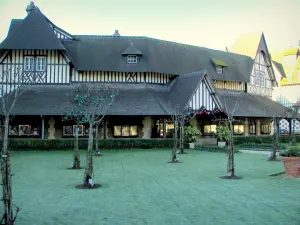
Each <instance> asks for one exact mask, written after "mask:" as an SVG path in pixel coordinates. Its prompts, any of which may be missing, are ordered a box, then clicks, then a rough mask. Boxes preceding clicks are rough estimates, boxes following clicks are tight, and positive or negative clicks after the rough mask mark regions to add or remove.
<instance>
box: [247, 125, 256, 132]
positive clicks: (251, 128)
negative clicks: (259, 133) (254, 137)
mask: <svg viewBox="0 0 300 225" xmlns="http://www.w3.org/2000/svg"><path fill="white" fill-rule="evenodd" d="M249 134H256V126H255V124H254V122H251V124H250V125H249Z"/></svg>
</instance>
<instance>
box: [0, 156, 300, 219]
mask: <svg viewBox="0 0 300 225" xmlns="http://www.w3.org/2000/svg"><path fill="white" fill-rule="evenodd" d="M71 154H72V153H71V152H70V151H69V152H67V151H49V152H38V151H30V152H14V153H13V157H12V163H13V172H14V173H15V175H14V176H13V196H14V203H15V204H16V205H17V206H20V207H21V208H22V211H21V212H20V214H19V217H18V219H17V224H18V225H19V224H20V225H21V224H26V225H29V224H30V225H35V224H55V225H57V224H85V225H88V224H112V225H118V224H125V225H127V224H128V225H134V224H148V225H150V224H151V225H152V224H154V225H156V224H158V225H163V224H170V225H171V224H172V225H177V224H184V225H185V224H197V225H198V224H213V225H214V224H217V225H219V224H230V225H233V224H239V225H244V224H255V225H258V224H259V225H260V224H263V225H265V224H272V225H273V224H276V225H277V224H288V225H299V224H300V216H299V212H300V204H299V198H300V191H299V185H300V179H294V180H292V179H287V178H284V177H280V176H275V177H274V176H269V175H270V174H274V173H280V172H283V171H284V168H283V165H282V162H268V161H267V156H265V155H251V154H245V153H240V154H237V155H236V170H237V175H240V176H242V177H243V179H242V180H223V179H220V178H219V176H222V175H224V174H225V173H224V172H225V170H226V155H225V154H224V153H208V152H200V151H189V154H187V155H180V156H179V159H182V160H183V163H181V164H169V163H166V162H167V161H168V159H169V158H170V150H155V151H153V150H131V151H127V150H124V151H106V152H104V154H105V156H104V157H95V158H94V163H95V182H96V183H97V182H100V183H101V184H102V185H103V187H102V188H100V189H94V190H80V189H75V188H74V186H75V185H77V184H80V183H81V181H82V178H83V172H84V171H83V170H77V171H72V170H67V169H66V167H67V166H70V165H71V160H72V155H71ZM81 155H82V161H83V164H84V163H85V153H84V152H82V153H81ZM1 207H2V206H1ZM0 211H2V208H0Z"/></svg>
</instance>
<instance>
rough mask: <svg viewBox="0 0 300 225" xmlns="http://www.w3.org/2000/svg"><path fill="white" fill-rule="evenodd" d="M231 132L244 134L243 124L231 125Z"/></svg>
mask: <svg viewBox="0 0 300 225" xmlns="http://www.w3.org/2000/svg"><path fill="white" fill-rule="evenodd" d="M233 134H244V125H243V124H239V125H233Z"/></svg>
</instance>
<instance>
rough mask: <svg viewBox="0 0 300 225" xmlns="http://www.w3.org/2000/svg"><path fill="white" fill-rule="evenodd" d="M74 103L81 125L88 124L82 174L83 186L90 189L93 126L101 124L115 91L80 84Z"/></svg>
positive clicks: (92, 172)
mask: <svg viewBox="0 0 300 225" xmlns="http://www.w3.org/2000/svg"><path fill="white" fill-rule="evenodd" d="M75 92H76V96H75V101H76V102H77V105H78V107H79V108H80V109H81V115H82V116H81V117H80V123H81V124H89V139H88V152H87V159H86V169H85V173H84V179H83V186H84V187H89V188H92V187H93V186H94V181H93V177H94V171H93V138H94V126H97V125H99V124H100V123H101V121H102V120H103V118H104V117H105V115H106V113H107V111H108V110H109V108H110V107H111V106H112V104H113V102H114V100H115V98H116V96H117V94H118V93H117V91H116V90H114V89H107V88H105V87H104V86H93V85H91V84H82V85H80V86H77V87H76V90H75Z"/></svg>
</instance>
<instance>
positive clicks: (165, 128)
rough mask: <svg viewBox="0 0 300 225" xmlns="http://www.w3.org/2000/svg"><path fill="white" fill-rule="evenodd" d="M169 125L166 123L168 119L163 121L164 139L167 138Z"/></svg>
mask: <svg viewBox="0 0 300 225" xmlns="http://www.w3.org/2000/svg"><path fill="white" fill-rule="evenodd" d="M166 126H167V123H166V117H164V119H163V137H164V138H167V127H166Z"/></svg>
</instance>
